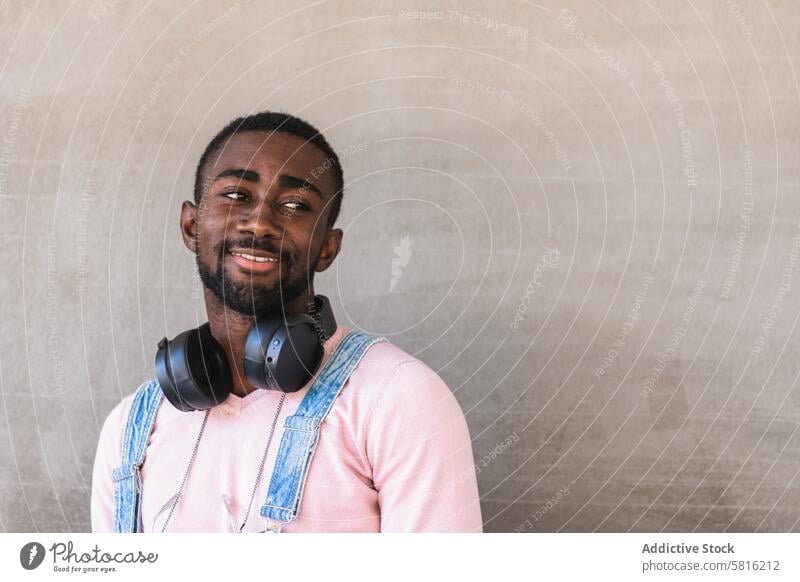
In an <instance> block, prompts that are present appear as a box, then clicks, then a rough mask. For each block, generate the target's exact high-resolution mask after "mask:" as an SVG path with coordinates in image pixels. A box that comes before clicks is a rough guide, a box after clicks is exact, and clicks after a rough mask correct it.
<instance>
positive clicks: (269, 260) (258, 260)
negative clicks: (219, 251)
mask: <svg viewBox="0 0 800 582" xmlns="http://www.w3.org/2000/svg"><path fill="white" fill-rule="evenodd" d="M231 254H232V255H236V256H237V257H242V258H244V259H247V260H248V261H254V262H256V263H277V262H278V259H273V258H272V257H255V256H253V255H248V254H247V253H231Z"/></svg>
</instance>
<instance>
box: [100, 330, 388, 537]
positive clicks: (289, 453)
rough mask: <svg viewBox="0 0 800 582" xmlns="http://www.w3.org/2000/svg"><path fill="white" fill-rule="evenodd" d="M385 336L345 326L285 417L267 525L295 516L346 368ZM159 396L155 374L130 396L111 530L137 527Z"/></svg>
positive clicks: (126, 530) (270, 528) (273, 527)
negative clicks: (143, 471) (143, 470)
mask: <svg viewBox="0 0 800 582" xmlns="http://www.w3.org/2000/svg"><path fill="white" fill-rule="evenodd" d="M384 341H386V338H384V337H380V338H378V337H373V336H370V335H368V334H365V333H362V332H350V333H348V334H347V335H346V336H345V337H343V338H342V340H341V341H340V342H339V344H338V345H337V346H336V349H334V351H333V353H332V354H331V356H330V358H328V361H327V362H326V363H325V365H324V366H323V367H322V369H321V370H320V371H319V373H318V374H317V377H316V379H315V380H314V382H313V383H312V384H311V387H310V388H309V389H308V392H307V393H306V395H305V397H304V398H303V400H302V402H300V405H299V406H298V408H297V411H296V412H295V413H294V415H292V416H288V417H286V420H285V422H284V432H283V437H282V438H281V443H280V448H279V449H278V455H277V457H276V458H275V467H274V469H273V471H272V479H271V481H270V484H269V488H268V490H267V498H266V499H265V500H264V505H263V506H262V507H261V511H260V515H261V517H263V518H265V519H266V520H267V528H266V531H273V532H279V531H280V529H281V524H283V523H288V522H291V521H294V520H296V519H297V517H298V514H299V511H300V501H301V499H302V497H303V489H304V487H305V484H306V477H307V476H308V468H309V466H310V465H311V460H312V458H313V457H314V451H315V449H316V447H317V442H318V440H319V431H320V425H321V424H322V422H323V421H324V420H325V417H326V416H327V415H328V412H330V410H331V407H332V406H333V402H334V401H335V400H336V397H337V396H339V393H340V392H341V390H342V388H343V387H344V384H345V382H346V381H347V379H348V378H349V376H350V373H351V372H352V371H353V370H354V369H355V367H356V366H357V365H358V363H359V362H360V361H361V358H362V357H363V356H364V354H365V353H366V351H367V350H368V349H369V348H370V347H371V346H372V345H374V344H376V343H379V342H384ZM163 399H164V393H163V392H162V390H161V386H159V384H158V381H157V380H153V381H151V382H147V383H145V384H142V385H141V386H140V387H139V389H138V390H137V391H136V395H135V396H134V398H133V402H132V404H131V409H130V412H129V413H128V420H127V422H126V424H125V434H124V435H123V439H122V464H121V465H120V466H119V467H117V468H116V469H114V470H113V471H112V479H113V480H114V531H115V532H117V533H140V532H142V474H141V468H142V464H143V463H144V460H145V451H146V449H147V440H148V438H149V436H150V433H151V431H152V430H153V425H154V423H155V419H156V414H157V412H158V408H159V406H161V402H162V401H163Z"/></svg>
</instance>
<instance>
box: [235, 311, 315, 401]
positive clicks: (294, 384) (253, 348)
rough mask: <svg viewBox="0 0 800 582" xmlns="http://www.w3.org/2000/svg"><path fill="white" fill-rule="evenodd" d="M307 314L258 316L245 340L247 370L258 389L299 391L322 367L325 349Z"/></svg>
mask: <svg viewBox="0 0 800 582" xmlns="http://www.w3.org/2000/svg"><path fill="white" fill-rule="evenodd" d="M317 325H318V324H317V323H316V322H315V321H314V319H313V318H312V317H311V316H309V315H306V314H299V315H291V316H287V318H286V320H285V321H284V320H283V318H282V317H281V318H273V317H267V318H263V319H259V320H257V321H256V323H255V324H254V325H253V327H252V328H251V329H250V333H248V335H247V341H246V342H245V351H244V371H245V374H246V376H247V380H248V381H249V382H250V383H251V384H252V385H253V386H256V387H258V388H263V389H268V390H279V391H281V392H297V391H298V390H300V389H301V388H302V387H303V386H305V385H306V383H307V382H308V380H309V379H310V378H311V376H313V375H314V373H315V372H316V371H317V368H319V364H320V362H321V361H322V356H323V354H324V349H323V347H322V345H321V344H320V338H319V335H318V333H317V329H316V326H317Z"/></svg>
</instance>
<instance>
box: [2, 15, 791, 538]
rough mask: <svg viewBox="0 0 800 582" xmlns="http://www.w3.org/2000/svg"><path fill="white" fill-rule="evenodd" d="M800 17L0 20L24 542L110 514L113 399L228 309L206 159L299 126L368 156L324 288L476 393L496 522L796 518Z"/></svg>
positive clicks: (685, 523) (11, 459)
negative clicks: (207, 244) (202, 183)
mask: <svg viewBox="0 0 800 582" xmlns="http://www.w3.org/2000/svg"><path fill="white" fill-rule="evenodd" d="M421 10H422V11H424V12H422V13H421V12H420V11H421ZM798 31H800V9H798V7H797V5H796V4H795V3H794V2H789V1H786V0H760V1H756V0H752V1H750V0H738V2H732V1H727V0H725V1H723V0H719V1H715V2H689V1H669V2H652V1H647V0H642V1H627V0H626V1H623V0H607V1H604V2H593V1H589V0H572V1H567V2H555V1H552V0H541V2H527V1H523V0H501V1H498V2H491V3H490V2H477V1H464V2H444V1H442V2H425V3H423V2H417V3H414V2H401V1H388V0H385V1H372V0H370V1H367V0H357V1H347V2H345V1H324V0H323V1H318V2H303V3H294V2H276V1H270V2H246V1H244V0H239V1H238V2H230V1H217V0H215V1H200V2H193V3H188V2H186V3H179V2H149V3H140V2H129V1H126V0H92V1H87V0H83V1H81V0H78V1H75V2H72V1H70V2H66V1H49V2H42V3H36V7H35V8H32V3H30V2H22V1H20V0H12V1H10V2H5V3H3V5H2V8H0V76H1V77H0V78H2V83H1V84H0V225H2V230H1V231H0V237H2V244H0V261H1V262H2V280H0V294H2V304H1V306H0V330H1V331H2V333H1V334H0V389H1V390H0V398H1V399H2V400H1V402H2V408H1V409H0V471H1V473H0V475H1V477H0V528H2V529H3V530H5V531H33V530H46V531H82V530H87V529H88V528H89V510H88V506H89V493H90V468H91V464H92V461H93V457H94V450H95V445H96V439H97V436H98V431H99V428H100V426H101V423H102V421H103V419H104V418H105V415H106V414H107V413H108V411H109V410H110V409H111V407H112V406H113V405H114V404H115V403H116V402H118V401H119V399H120V398H121V397H122V396H123V395H126V394H128V393H130V392H131V391H133V390H134V389H135V387H136V386H137V385H138V384H139V382H140V381H141V380H142V379H143V378H145V377H149V376H150V375H151V374H152V368H151V366H152V358H153V349H154V347H155V342H156V341H157V340H158V339H159V338H161V337H162V336H163V335H165V334H168V335H173V334H175V333H177V332H178V331H180V330H182V329H185V328H187V327H189V326H192V325H194V324H195V323H196V322H197V320H198V318H201V317H202V316H203V310H202V302H201V300H200V294H199V287H198V280H197V277H196V274H195V267H194V263H193V258H192V257H191V256H190V255H189V254H188V253H187V252H186V250H185V249H184V248H183V246H182V244H181V242H180V240H179V235H178V211H179V206H180V203H181V201H182V200H184V199H186V198H189V197H190V192H191V188H192V174H193V171H194V165H195V163H196V161H197V158H198V156H199V154H200V152H201V150H202V149H203V147H204V146H205V144H206V143H207V141H208V139H210V137H211V136H212V135H213V133H214V132H215V131H217V130H218V129H219V128H220V127H221V126H222V125H223V124H224V123H226V122H227V121H228V120H230V119H231V118H233V117H235V116H237V115H240V114H243V113H247V112H251V111H257V110H262V109H282V110H286V111H289V112H292V113H295V114H297V115H300V116H302V117H305V118H307V119H308V120H310V121H311V122H312V123H314V124H316V125H318V126H319V127H320V128H321V129H322V130H323V131H324V132H325V133H326V134H327V135H328V137H329V139H330V141H331V142H332V144H333V145H334V146H335V147H336V148H337V149H339V150H340V151H343V152H346V155H345V156H344V158H345V159H344V167H345V173H346V180H347V182H348V188H347V193H346V196H345V202H344V207H343V214H342V216H341V218H340V224H341V227H342V228H344V229H345V231H346V236H345V242H344V250H343V253H342V255H340V258H339V259H338V261H337V264H336V265H335V268H333V269H331V270H330V271H329V272H327V273H325V274H323V276H321V277H319V278H318V282H317V288H318V291H320V292H325V293H327V294H329V295H330V296H331V297H332V298H333V301H334V305H335V307H336V309H337V313H338V316H339V318H340V320H341V321H344V322H346V323H348V324H349V325H353V326H356V327H359V328H362V329H364V330H366V331H369V332H373V333H381V334H386V335H389V336H390V337H391V339H392V341H394V342H395V343H397V344H398V345H400V346H402V347H403V348H405V349H406V350H408V351H410V352H412V353H414V354H417V355H418V356H419V357H420V358H422V359H423V360H425V361H426V362H427V363H429V364H430V365H431V366H432V367H434V368H435V369H437V370H438V371H439V373H440V374H441V375H442V376H443V377H444V378H445V380H446V381H447V382H448V384H449V385H450V386H451V387H452V390H453V391H454V393H455V395H456V397H457V398H458V400H459V402H460V403H461V405H462V406H463V409H464V411H465V414H466V417H467V420H468V422H469V426H470V429H471V432H472V435H473V438H474V441H473V446H474V452H475V459H476V463H477V466H478V469H479V474H478V479H479V485H480V490H481V495H482V502H483V513H484V517H485V520H486V530H488V531H511V530H514V529H522V530H528V531H593V530H601V531H625V530H629V529H630V530H639V531H651V530H662V529H664V530H671V531H691V530H694V529H697V530H713V531H722V530H732V531H753V530H759V531H763V530H768V531H786V530H798V529H800V526H798V519H800V503H799V500H798V497H799V496H800V480H799V479H798V472H799V471H800V453H799V452H798V451H800V446H798V445H800V435H798V418H799V417H800V392H799V391H798V388H797V380H798V374H800V361H798V358H797V353H798V348H797V345H798V331H797V329H796V327H797V323H798V316H800V294H799V293H798V289H800V264H798V254H800V212H798V211H800V155H799V154H798V151H800V147H799V146H800V143H798V129H800V105H798V96H800V82H799V81H798V72H799V71H800V60H799V59H798V51H799V50H800V33H799V32H798ZM406 237H407V239H406ZM404 239H406V242H403V241H404ZM399 247H403V248H405V249H406V250H408V251H409V253H408V254H410V259H409V261H408V264H407V265H406V266H405V267H404V268H403V270H402V273H401V275H400V277H399V278H397V280H396V281H394V283H393V282H392V260H393V258H394V257H395V255H396V253H399V252H401V251H398V250H395V249H396V248H399ZM402 252H405V251H402Z"/></svg>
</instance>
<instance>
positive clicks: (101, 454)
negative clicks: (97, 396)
mask: <svg viewBox="0 0 800 582" xmlns="http://www.w3.org/2000/svg"><path fill="white" fill-rule="evenodd" d="M130 401H131V398H125V399H124V400H123V401H122V402H120V403H119V404H117V405H116V406H115V407H114V409H113V410H112V411H111V412H110V413H109V415H108V416H107V417H106V420H105V422H104V423H103V428H102V429H101V430H100V437H99V439H98V443H97V453H96V454H95V457H94V468H93V469H92V499H91V514H92V532H93V533H108V532H113V531H114V482H113V481H112V479H111V472H112V471H113V470H114V469H115V468H116V467H118V466H119V465H120V462H121V456H122V430H123V428H124V425H123V423H124V422H125V420H126V418H127V412H128V409H129V407H130Z"/></svg>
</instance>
